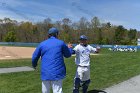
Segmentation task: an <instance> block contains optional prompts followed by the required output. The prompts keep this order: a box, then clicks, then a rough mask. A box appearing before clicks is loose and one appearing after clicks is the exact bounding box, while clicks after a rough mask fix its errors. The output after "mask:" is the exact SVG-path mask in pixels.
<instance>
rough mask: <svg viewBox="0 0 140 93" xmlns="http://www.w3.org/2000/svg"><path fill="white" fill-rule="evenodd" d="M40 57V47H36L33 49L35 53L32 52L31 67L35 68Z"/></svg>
mask: <svg viewBox="0 0 140 93" xmlns="http://www.w3.org/2000/svg"><path fill="white" fill-rule="evenodd" d="M40 56H41V51H40V46H38V47H37V48H36V49H35V51H34V53H33V55H32V66H33V67H36V66H37V62H38V60H39V58H40Z"/></svg>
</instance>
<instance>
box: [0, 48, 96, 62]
mask: <svg viewBox="0 0 140 93" xmlns="http://www.w3.org/2000/svg"><path fill="white" fill-rule="evenodd" d="M34 50H35V48H31V47H12V46H0V60H2V59H21V58H31V57H32V54H33V52H34ZM91 55H99V54H91ZM73 56H75V55H73Z"/></svg>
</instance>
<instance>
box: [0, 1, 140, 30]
mask: <svg viewBox="0 0 140 93" xmlns="http://www.w3.org/2000/svg"><path fill="white" fill-rule="evenodd" d="M94 16H97V17H98V18H99V19H100V20H101V22H110V23H111V24H113V25H123V26H124V27H125V28H127V29H130V28H133V29H137V30H139V31H140V0H0V19H3V18H4V17H8V18H11V19H15V20H18V21H22V20H26V21H32V22H36V21H41V20H43V19H45V18H48V17H49V18H51V19H52V20H53V21H58V20H62V19H63V18H70V19H71V20H72V21H78V20H79V19H80V18H81V17H86V18H87V19H88V20H90V19H92V18H93V17H94Z"/></svg>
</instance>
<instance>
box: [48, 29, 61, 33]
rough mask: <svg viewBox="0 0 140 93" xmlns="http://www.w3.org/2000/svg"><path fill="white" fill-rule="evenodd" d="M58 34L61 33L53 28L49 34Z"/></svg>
mask: <svg viewBox="0 0 140 93" xmlns="http://www.w3.org/2000/svg"><path fill="white" fill-rule="evenodd" d="M58 32H59V31H58V29H56V28H54V27H52V28H50V29H49V31H48V34H56V33H58Z"/></svg>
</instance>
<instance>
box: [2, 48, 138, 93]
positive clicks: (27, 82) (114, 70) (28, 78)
mask: <svg viewBox="0 0 140 93" xmlns="http://www.w3.org/2000/svg"><path fill="white" fill-rule="evenodd" d="M99 54H100V55H94V56H91V83H90V86H89V90H93V89H97V90H98V89H99V90H102V89H104V88H107V87H109V86H112V85H114V84H117V83H120V82H122V81H124V80H127V79H129V78H131V77H133V76H136V75H139V74H140V57H139V56H140V51H138V52H112V51H109V50H107V49H102V50H101V52H100V53H99ZM65 63H66V67H67V76H66V78H65V80H64V81H63V91H64V93H72V88H73V78H74V75H75V70H76V66H75V63H74V57H71V58H68V59H65ZM17 66H31V59H20V60H0V68H4V67H17ZM37 69H38V71H30V72H18V73H10V74H0V93H41V80H40V72H39V70H40V67H39V66H38V68H37Z"/></svg>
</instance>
